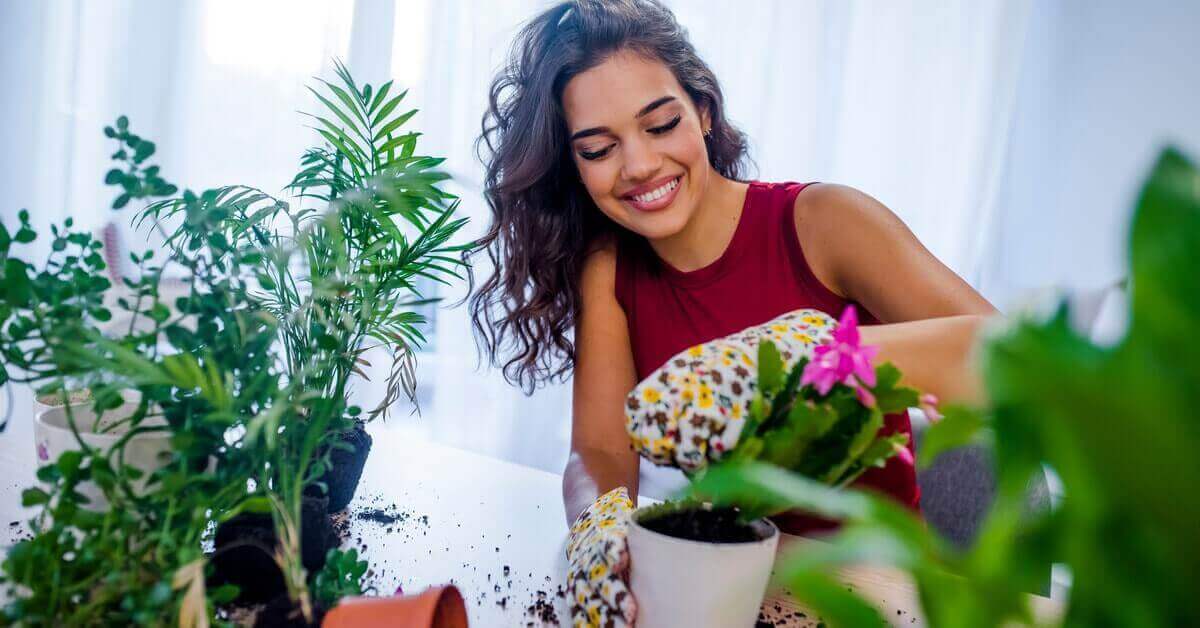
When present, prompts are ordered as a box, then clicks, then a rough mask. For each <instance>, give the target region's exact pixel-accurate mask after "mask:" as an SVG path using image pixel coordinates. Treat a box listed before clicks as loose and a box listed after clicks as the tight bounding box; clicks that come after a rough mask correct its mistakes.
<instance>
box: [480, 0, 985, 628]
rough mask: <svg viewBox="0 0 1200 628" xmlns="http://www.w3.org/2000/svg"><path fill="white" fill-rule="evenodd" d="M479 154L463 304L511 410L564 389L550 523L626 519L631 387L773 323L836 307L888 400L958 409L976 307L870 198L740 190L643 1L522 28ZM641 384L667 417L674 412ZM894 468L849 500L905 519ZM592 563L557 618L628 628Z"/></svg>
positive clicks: (551, 15)
mask: <svg viewBox="0 0 1200 628" xmlns="http://www.w3.org/2000/svg"><path fill="white" fill-rule="evenodd" d="M480 144H481V147H483V148H486V149H487V150H486V151H483V152H484V155H483V158H484V161H485V164H486V166H487V176H486V178H485V186H484V187H485V195H486V198H487V201H488V204H489V206H490V208H491V210H492V216H493V221H492V225H491V227H490V230H489V231H488V233H487V234H486V235H485V237H484V238H483V239H482V241H481V245H482V248H483V249H484V250H486V251H487V254H488V255H489V257H490V258H491V260H492V262H493V263H494V271H493V273H492V275H491V276H489V277H488V278H487V279H486V280H485V281H484V282H483V283H482V284H481V286H480V287H479V289H478V291H477V292H476V293H475V294H474V295H473V296H472V303H471V306H472V315H473V318H474V323H475V328H476V332H477V337H478V339H479V340H480V343H481V345H482V346H483V348H484V349H485V351H486V352H487V354H488V355H489V357H490V358H491V360H492V361H493V363H502V364H503V366H504V373H505V376H506V377H507V378H508V379H509V381H511V382H514V383H517V384H520V385H522V386H523V387H525V388H526V389H532V388H534V387H536V386H537V385H538V384H539V383H542V382H544V381H547V380H550V379H553V378H556V377H560V376H567V375H569V376H571V377H572V378H573V384H574V400H573V417H572V434H571V455H570V458H569V460H568V463H567V467H566V469H565V471H564V474H563V498H564V501H565V502H566V513H567V516H568V519H569V520H574V519H575V518H576V515H577V514H579V513H585V514H584V515H583V518H586V517H587V515H586V513H587V512H590V511H592V510H594V508H595V505H594V503H593V502H594V501H595V500H596V499H597V497H598V496H600V495H603V494H606V493H609V494H611V493H610V491H614V490H619V489H621V488H624V489H627V490H628V492H629V494H630V496H631V497H633V498H634V499H636V496H637V492H638V488H639V459H638V456H637V454H635V453H634V452H633V451H631V449H630V439H629V436H628V435H627V434H626V432H625V424H626V422H625V418H626V417H625V416H624V415H625V408H626V395H627V394H628V393H629V391H630V390H631V389H633V388H634V386H635V384H637V382H638V381H639V380H644V379H645V378H646V377H648V376H652V374H653V373H654V372H656V370H657V369H658V368H659V367H660V366H661V365H663V363H664V362H665V361H667V360H668V359H670V358H671V357H672V356H674V355H676V354H679V353H680V352H681V351H684V350H687V349H688V348H689V347H697V346H701V345H703V344H704V343H706V342H708V341H711V340H713V339H714V338H720V337H723V336H729V335H731V334H736V333H738V332H741V331H743V330H748V329H753V328H755V327H756V326H758V325H760V324H762V323H764V322H765V321H768V320H771V319H774V318H776V317H779V316H780V315H783V314H786V313H788V312H794V311H797V310H801V309H806V308H811V309H814V310H820V311H821V312H824V313H827V314H829V315H831V316H832V317H834V318H836V317H838V316H839V315H841V314H842V312H843V310H844V309H846V308H848V307H849V306H851V305H857V306H859V308H860V310H861V311H862V313H863V315H862V320H863V322H864V323H865V326H864V327H863V328H862V330H861V333H862V340H863V342H864V343H865V344H868V345H876V346H878V347H879V356H880V361H881V362H889V361H890V362H893V363H894V364H895V365H896V366H897V367H899V369H900V370H901V371H903V372H904V373H905V375H904V383H905V384H906V385H909V386H912V387H915V388H918V389H921V390H924V391H928V392H930V393H933V394H934V395H936V396H941V397H944V398H949V399H951V400H962V399H971V398H972V397H974V396H976V395H977V394H978V393H977V390H978V384H977V377H976V376H975V375H974V374H973V372H972V371H971V369H970V368H969V361H968V359H967V356H968V355H969V352H970V349H971V346H972V343H973V338H974V335H975V332H976V330H977V328H978V327H979V324H980V322H981V321H982V319H983V317H984V316H987V315H991V314H993V313H994V312H995V309H994V308H993V307H992V306H991V304H989V303H988V302H987V301H986V300H984V299H983V298H982V297H981V296H980V295H979V294H978V293H976V292H975V291H974V290H973V289H971V288H970V287H969V286H968V285H967V284H966V283H965V282H963V281H962V280H961V279H960V278H959V277H958V276H956V275H955V274H954V273H953V272H952V271H950V270H949V269H948V268H946V266H944V265H943V264H942V263H941V262H939V261H938V260H937V259H936V258H934V257H933V255H931V254H930V253H929V252H928V251H927V250H926V249H925V248H924V247H923V246H922V245H921V244H920V242H918V241H917V239H916V238H915V237H914V236H913V234H912V232H911V231H909V230H908V228H907V227H906V226H905V225H904V224H903V223H902V222H901V221H900V220H899V219H898V218H897V217H896V216H895V215H894V214H893V213H892V212H891V211H890V210H889V209H888V208H886V207H884V206H883V205H882V204H880V203H879V202H877V201H875V200H874V199H873V198H871V197H869V196H867V195H865V194H863V193H861V192H858V191H856V190H853V189H851V188H847V187H844V186H837V185H827V184H802V183H790V182H788V183H767V182H760V181H750V180H746V179H745V178H744V177H743V162H744V160H745V157H746V139H745V137H744V136H743V135H742V133H741V132H739V131H738V130H737V129H735V128H734V127H733V126H732V125H731V124H730V123H729V121H728V120H727V119H726V118H725V113H724V97H723V95H722V92H721V88H720V86H719V84H718V82H717V79H716V77H715V76H714V75H713V72H712V71H711V70H710V69H709V67H708V66H707V65H706V64H705V63H704V61H702V60H701V59H700V58H699V56H698V55H697V54H696V51H695V49H694V48H693V47H692V45H691V43H690V42H689V41H688V39H687V35H686V32H685V31H684V30H683V29H682V28H681V27H680V26H679V24H678V22H677V21H676V20H675V17H674V16H673V15H672V14H671V12H670V11H669V10H667V9H666V8H664V7H663V6H662V5H661V4H660V3H659V2H657V1H656V0H574V1H569V2H563V3H561V4H559V5H557V6H554V7H552V8H550V9H548V10H546V11H545V12H543V13H542V14H540V15H538V16H537V17H535V18H534V19H533V20H532V21H531V22H530V23H528V24H527V25H526V26H525V27H524V29H523V30H522V31H521V32H520V33H519V35H518V36H517V39H516V42H515V44H514V47H513V50H512V54H511V58H510V61H509V63H508V65H507V67H506V68H505V70H504V71H503V72H502V73H501V74H500V75H499V76H498V77H497V78H496V79H495V81H494V82H493V84H492V89H491V99H490V103H489V108H488V111H487V113H486V114H485V116H484V120H483V135H482V137H481V138H480ZM831 320H832V319H831ZM884 323H886V324H884ZM750 367H751V368H754V365H753V364H751V365H750ZM662 383H663V384H664V386H665V388H666V389H669V390H667V392H664V395H671V396H672V399H670V400H668V401H667V402H668V403H676V401H678V404H679V405H680V407H684V406H685V405H686V404H687V403H690V402H691V399H687V398H680V399H679V400H676V399H674V396H677V395H676V393H677V392H678V391H676V390H674V389H673V388H672V386H670V384H669V382H666V381H664V382H662ZM675 388H678V387H675ZM684 388H686V386H684ZM709 401H710V402H711V401H712V400H711V399H710V400H709ZM702 402H703V401H702V400H701V403H702ZM721 403H722V404H724V405H722V407H723V408H724V407H726V406H727V405H728V404H729V403H730V401H729V400H721ZM629 407H630V408H634V406H632V405H631V406H629ZM634 409H635V408H634ZM742 410H744V408H742ZM729 411H734V410H733V409H732V408H729ZM652 419H653V417H652ZM883 423H884V424H883V427H882V429H881V430H880V432H879V434H880V435H884V436H886V435H895V436H894V437H895V438H896V439H898V440H899V441H910V432H911V428H910V425H909V420H908V415H907V414H906V413H904V412H900V413H897V414H892V415H889V416H887V417H886V419H885V420H884V422H883ZM824 453H828V452H824ZM906 454H907V455H900V456H896V457H894V458H892V459H891V461H889V462H888V463H887V464H886V465H885V466H882V467H880V468H873V469H871V470H870V471H869V472H867V473H864V474H863V475H862V476H861V477H860V478H859V480H858V481H857V483H856V485H858V486H862V487H870V488H873V489H874V490H876V491H878V492H882V493H884V494H887V495H889V496H890V497H892V498H893V499H895V500H896V501H898V502H900V503H902V504H904V505H905V506H907V507H909V508H911V509H912V510H914V511H918V510H919V491H918V490H917V486H916V479H915V473H914V469H913V464H912V459H913V456H912V450H911V442H910V444H909V445H908V448H907V451H906ZM680 477H681V476H680V474H679V473H678V471H674V476H673V478H674V479H676V480H678V479H679V478H680ZM779 523H780V524H781V525H782V526H783V527H784V528H785V530H787V531H791V532H804V531H812V530H814V529H818V528H828V527H830V526H831V525H834V524H833V522H828V521H819V520H814V519H811V518H806V517H803V516H798V515H797V516H789V517H787V518H785V519H783V520H780V521H779ZM593 549H594V548H593ZM601 549H602V550H603V551H602V552H601V554H600V555H602V557H603V558H604V561H607V562H603V565H602V566H603V569H600V570H599V573H601V576H602V577H603V579H605V581H603V582H599V581H595V578H590V579H588V578H582V577H580V578H575V577H574V576H573V577H572V582H573V583H574V584H573V585H572V587H573V595H572V598H573V601H574V602H575V603H576V607H575V608H574V611H575V613H576V617H577V618H580V617H585V618H586V620H587V621H590V622H593V623H598V622H597V619H598V618H616V616H617V615H620V616H621V617H624V618H626V619H630V618H631V612H632V609H633V608H634V605H632V604H629V603H626V601H624V600H623V599H617V598H616V597H613V595H606V594H603V593H600V592H602V591H608V592H609V593H612V592H613V591H623V590H624V589H623V587H622V586H621V585H620V584H619V583H618V582H617V581H616V580H613V579H619V578H620V576H621V573H622V569H623V567H624V566H625V564H626V561H625V560H624V559H623V558H621V557H622V556H623V555H624V554H623V550H622V549H621V541H620V540H619V539H618V540H615V541H612V543H609V544H606V545H605V546H604V548H601ZM597 551H599V550H597ZM594 555H596V554H594V552H593V551H592V550H591V549H589V550H587V551H586V552H584V553H583V554H579V555H577V557H578V556H594ZM614 595H615V594H614ZM606 609H607V610H606ZM581 614H582V615H581Z"/></svg>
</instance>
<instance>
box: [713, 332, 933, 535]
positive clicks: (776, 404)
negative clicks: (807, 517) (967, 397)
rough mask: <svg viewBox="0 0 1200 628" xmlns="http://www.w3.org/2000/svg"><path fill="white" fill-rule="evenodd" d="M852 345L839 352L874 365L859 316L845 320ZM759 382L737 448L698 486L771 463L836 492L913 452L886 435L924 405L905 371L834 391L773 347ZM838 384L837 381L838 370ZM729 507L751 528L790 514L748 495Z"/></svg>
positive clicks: (764, 352)
mask: <svg viewBox="0 0 1200 628" xmlns="http://www.w3.org/2000/svg"><path fill="white" fill-rule="evenodd" d="M841 325H842V328H843V330H844V332H846V333H848V334H851V335H848V336H847V338H849V339H850V341H849V342H845V341H843V340H841V339H839V340H837V341H836V342H838V343H840V344H839V345H838V346H839V347H840V348H843V349H845V350H846V351H849V352H859V353H861V352H863V351H864V350H865V351H866V353H861V356H862V358H863V359H864V364H869V362H870V357H869V355H870V352H871V350H870V349H869V348H861V347H859V346H858V341H857V331H856V325H857V323H856V322H855V319H854V316H853V315H852V314H851V315H850V316H847V317H843V321H842V323H841ZM757 365H758V373H757V377H758V380H757V381H758V383H757V387H756V389H755V394H754V397H753V399H752V400H751V402H750V406H749V409H748V413H747V418H746V422H745V424H744V425H743V427H742V431H741V435H740V437H739V439H738V443H737V446H736V447H734V448H733V449H732V450H731V451H729V452H728V453H727V454H726V455H725V456H723V457H722V458H721V459H720V461H719V462H717V463H715V464H712V465H709V466H706V467H703V468H701V469H700V470H699V472H697V473H694V474H693V476H692V480H693V482H697V481H700V480H702V479H703V478H704V477H705V475H706V474H708V473H710V472H713V471H716V472H717V473H718V475H719V476H720V475H723V474H724V473H726V472H727V471H725V470H726V469H728V468H730V467H741V466H745V465H751V464H766V465H771V466H773V467H777V468H780V469H783V470H787V471H790V472H793V473H795V474H798V475H800V476H803V477H806V478H809V479H811V480H813V481H815V482H819V483H821V484H824V485H828V486H831V487H834V488H842V487H845V486H848V485H850V484H851V483H853V482H854V480H856V479H858V478H859V476H861V475H862V474H863V473H865V472H866V471H868V470H869V469H871V468H873V467H882V466H884V464H885V463H886V462H887V461H888V459H890V458H891V457H892V456H894V455H896V454H897V453H898V452H902V451H903V452H904V453H908V451H907V449H905V445H907V443H908V435H907V434H891V435H881V434H880V431H881V429H882V428H883V426H884V416H885V415H886V414H890V413H894V412H903V411H905V410H906V409H908V408H909V407H914V406H916V405H917V404H918V403H919V395H918V393H917V391H916V390H915V389H912V388H908V387H904V386H901V385H900V376H901V374H900V371H899V369H897V368H896V367H895V366H894V365H892V364H890V363H887V364H883V365H881V366H878V367H874V366H870V367H869V368H871V369H872V370H873V372H874V375H875V378H874V385H871V386H868V385H866V384H864V383H863V382H861V381H860V380H858V379H857V378H855V377H854V376H853V375H847V374H845V373H842V374H841V376H840V377H839V378H838V382H837V383H835V384H833V385H832V386H830V387H829V388H828V389H827V390H824V391H822V390H820V386H818V385H815V384H814V383H813V382H807V383H805V382H804V380H805V373H806V372H810V371H811V372H813V373H815V372H816V371H819V370H821V369H822V368H824V367H823V366H822V365H821V364H816V365H814V364H812V362H810V361H809V360H808V359H807V358H802V359H800V360H799V361H798V362H797V363H796V364H794V365H793V366H792V367H791V369H790V370H788V369H786V368H785V363H784V360H783V357H782V356H781V354H780V352H779V350H778V349H777V348H776V347H775V345H774V344H773V343H772V342H771V341H770V340H766V339H763V340H762V341H760V343H759V345H758V360H757ZM828 375H829V376H830V377H837V376H836V375H835V374H834V373H833V372H832V370H831V371H830V372H829V373H828ZM726 505H733V506H736V507H737V508H738V510H739V513H740V519H741V520H743V521H749V520H753V519H757V518H760V517H763V516H767V515H772V514H777V513H779V512H782V511H783V510H786V509H787V505H786V504H783V503H777V502H773V501H771V500H761V499H757V498H755V497H754V496H753V495H749V494H741V495H739V496H738V499H736V500H733V501H732V502H731V503H728V504H726Z"/></svg>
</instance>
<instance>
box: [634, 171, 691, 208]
mask: <svg viewBox="0 0 1200 628" xmlns="http://www.w3.org/2000/svg"><path fill="white" fill-rule="evenodd" d="M682 185H683V175H676V176H674V177H671V178H669V179H666V180H665V181H664V180H662V179H660V180H658V181H653V182H651V183H648V184H646V185H641V186H638V187H637V188H635V189H634V190H633V191H631V192H628V193H626V194H624V195H622V196H621V200H622V201H624V202H625V204H626V205H628V206H629V207H632V208H633V209H636V210H638V211H643V212H654V211H659V210H663V209H666V208H667V207H670V205H671V202H672V201H674V200H675V196H676V195H678V194H679V188H680V187H682Z"/></svg>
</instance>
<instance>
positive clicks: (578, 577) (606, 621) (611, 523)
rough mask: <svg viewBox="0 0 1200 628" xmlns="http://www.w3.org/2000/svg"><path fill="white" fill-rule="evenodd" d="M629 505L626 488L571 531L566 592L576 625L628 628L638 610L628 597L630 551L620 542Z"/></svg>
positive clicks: (606, 499)
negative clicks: (624, 627) (569, 598)
mask: <svg viewBox="0 0 1200 628" xmlns="http://www.w3.org/2000/svg"><path fill="white" fill-rule="evenodd" d="M632 512H633V502H632V501H630V499H629V491H627V490H626V489H625V487H620V488H615V489H613V490H611V491H609V492H607V493H605V494H603V495H601V496H600V497H599V498H597V499H596V501H595V502H593V503H592V505H591V506H588V508H587V510H585V511H583V512H582V513H581V514H580V515H579V518H578V519H576V520H575V524H574V525H572V526H571V537H570V539H569V540H568V541H567V592H568V593H569V594H570V596H571V619H572V623H573V624H574V625H575V626H576V627H577V628H578V627H579V626H588V627H592V626H597V627H599V626H606V627H607V626H615V627H620V626H632V625H633V620H634V618H635V617H636V616H637V605H636V603H635V602H634V599H633V594H631V593H630V592H629V587H628V586H627V583H626V577H627V576H628V573H629V550H628V545H627V544H626V542H625V540H626V537H627V536H628V531H629V515H630V514H631V513H632Z"/></svg>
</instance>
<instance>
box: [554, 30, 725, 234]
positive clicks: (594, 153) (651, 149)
mask: <svg viewBox="0 0 1200 628" xmlns="http://www.w3.org/2000/svg"><path fill="white" fill-rule="evenodd" d="M562 104H563V110H564V112H565V113H566V117H567V133H568V137H569V138H570V139H569V142H570V150H571V155H572V158H573V159H574V160H575V165H576V166H577V167H578V169H579V175H580V177H581V178H582V179H583V185H584V187H586V188H587V191H588V194H590V195H591V197H592V200H593V201H595V203H596V206H597V207H599V208H600V211H602V212H604V213H605V214H606V215H607V216H608V217H609V218H611V219H612V220H613V221H615V222H616V223H617V224H619V225H621V226H623V227H625V228H626V229H629V230H630V231H633V232H634V233H638V234H640V235H642V236H644V237H646V238H648V239H651V240H657V239H661V238H666V237H669V236H672V235H675V234H676V233H678V232H679V231H680V230H682V229H683V228H684V226H685V225H687V224H688V221H689V220H690V219H691V217H692V215H693V214H694V213H695V210H696V207H698V206H699V204H700V198H701V197H702V196H703V191H704V190H706V189H707V186H708V182H709V180H710V177H711V176H715V174H716V173H715V171H713V170H712V167H711V166H710V165H709V163H708V151H707V150H706V148H705V146H704V130H705V129H707V128H709V122H708V119H707V114H706V113H704V112H701V111H698V110H697V108H696V106H695V104H694V103H693V102H692V100H691V98H690V97H688V95H687V93H686V92H685V91H684V90H683V87H682V86H681V85H680V84H679V82H678V81H677V80H675V75H674V74H672V73H671V71H670V70H669V69H668V68H667V66H665V65H663V64H662V63H661V62H659V61H655V60H651V59H647V58H645V57H643V56H641V55H638V54H636V53H633V52H627V51H626V52H618V53H616V54H614V55H612V56H611V57H609V58H608V59H607V60H605V61H604V62H603V63H601V64H600V65H597V66H596V67H594V68H591V69H590V70H587V71H586V72H582V73H580V74H579V75H577V76H575V77H574V78H572V79H571V80H570V81H569V82H568V83H567V85H566V87H565V88H564V90H563V95H562Z"/></svg>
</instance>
